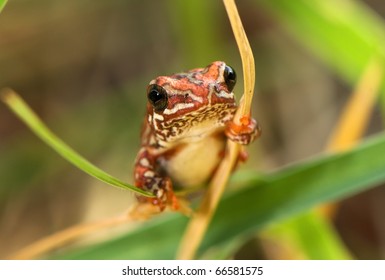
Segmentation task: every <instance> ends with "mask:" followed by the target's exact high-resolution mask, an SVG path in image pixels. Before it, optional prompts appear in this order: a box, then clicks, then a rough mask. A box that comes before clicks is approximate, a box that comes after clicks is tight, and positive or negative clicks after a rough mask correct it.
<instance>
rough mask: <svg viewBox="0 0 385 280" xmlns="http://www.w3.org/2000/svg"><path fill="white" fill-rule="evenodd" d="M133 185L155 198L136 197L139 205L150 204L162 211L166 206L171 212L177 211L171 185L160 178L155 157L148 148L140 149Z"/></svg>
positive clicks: (165, 179)
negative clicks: (169, 207)
mask: <svg viewBox="0 0 385 280" xmlns="http://www.w3.org/2000/svg"><path fill="white" fill-rule="evenodd" d="M134 177H135V185H136V186H137V187H138V188H141V189H144V190H146V191H149V192H151V193H153V194H154V195H155V197H145V196H140V195H138V196H137V198H138V200H139V203H151V204H152V205H154V206H157V207H159V210H160V211H163V210H164V209H165V208H166V206H171V208H172V209H173V210H177V209H178V202H177V198H176V196H175V195H174V192H173V190H172V183H171V180H170V178H169V177H167V176H162V175H161V174H159V172H158V168H157V156H156V155H154V154H152V153H151V151H150V150H149V149H148V148H142V149H140V151H139V153H138V155H137V158H136V162H135V168H134Z"/></svg>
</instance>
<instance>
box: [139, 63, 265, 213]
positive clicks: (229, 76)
mask: <svg viewBox="0 0 385 280" xmlns="http://www.w3.org/2000/svg"><path fill="white" fill-rule="evenodd" d="M236 81H237V75H236V72H235V70H234V69H233V68H232V67H231V66H229V65H227V64H226V63H225V62H222V61H214V62H212V63H211V64H209V65H208V66H207V67H205V68H196V69H192V70H189V71H186V72H182V73H177V74H173V75H170V76H159V77H157V78H155V79H153V80H152V81H150V83H149V85H148V87H147V91H146V95H147V110H146V115H145V120H144V124H143V128H142V133H141V144H140V149H139V152H138V154H137V157H136V160H135V164H134V178H135V186H136V187H138V188H141V189H143V190H146V191H148V192H150V193H152V194H153V195H154V197H145V196H142V195H137V199H138V202H139V204H147V205H152V207H155V208H156V209H157V211H159V212H162V211H163V210H164V209H165V208H167V207H169V208H170V209H172V210H175V211H177V210H178V209H179V208H180V203H179V202H180V198H178V197H177V196H176V195H175V192H174V187H175V186H177V187H178V188H182V189H186V188H192V187H194V186H197V185H201V184H204V183H206V182H208V181H209V180H210V178H211V177H212V176H213V174H214V172H215V170H216V169H217V167H218V165H219V163H220V162H221V160H222V158H223V156H224V151H225V147H226V140H227V139H230V140H231V141H234V142H236V143H239V144H242V145H248V144H250V143H251V142H252V141H253V140H254V139H256V138H257V137H259V136H260V134H261V129H260V127H259V125H258V123H257V122H256V121H255V120H254V119H253V118H251V117H250V116H243V117H242V118H241V120H242V121H241V124H236V123H235V122H234V121H233V118H234V114H235V112H236V110H237V107H238V106H237V103H236V98H235V95H234V93H233V89H234V87H235V85H236Z"/></svg>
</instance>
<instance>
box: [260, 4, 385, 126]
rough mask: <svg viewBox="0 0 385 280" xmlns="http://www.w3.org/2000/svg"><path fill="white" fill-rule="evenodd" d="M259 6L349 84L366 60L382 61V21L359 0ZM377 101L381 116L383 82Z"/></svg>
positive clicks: (384, 39)
mask: <svg viewBox="0 0 385 280" xmlns="http://www.w3.org/2000/svg"><path fill="white" fill-rule="evenodd" d="M261 5H262V6H263V7H265V8H267V10H268V11H269V12H270V13H271V14H272V15H273V16H274V17H275V18H276V19H277V21H278V22H280V23H281V26H282V27H283V28H284V29H285V30H287V31H288V32H289V33H290V34H292V35H293V36H294V37H295V38H297V39H298V41H299V42H300V43H302V44H303V45H304V46H306V47H307V49H308V50H309V51H310V52H312V53H313V54H315V55H316V56H317V57H319V58H321V59H322V60H323V62H324V63H325V64H326V65H328V66H329V67H330V68H331V69H333V70H334V71H335V72H336V73H337V74H338V75H339V76H340V77H342V78H343V79H344V80H346V81H347V82H349V83H350V84H352V85H354V84H355V83H356V81H357V80H358V79H359V77H360V75H361V74H362V72H363V69H365V67H366V65H367V64H368V62H369V61H370V59H372V58H376V59H378V60H379V62H380V63H382V64H384V62H385V21H384V19H383V18H381V17H380V16H379V15H378V14H376V12H375V11H373V10H372V9H370V8H369V7H368V6H367V5H366V4H365V3H363V1H330V0H312V1H307V0H296V1H287V0H274V1H272V0H263V1H259V2H258V4H256V5H255V6H256V8H261ZM380 101H381V107H382V113H383V117H384V119H385V83H384V84H383V86H382V96H381V100H380Z"/></svg>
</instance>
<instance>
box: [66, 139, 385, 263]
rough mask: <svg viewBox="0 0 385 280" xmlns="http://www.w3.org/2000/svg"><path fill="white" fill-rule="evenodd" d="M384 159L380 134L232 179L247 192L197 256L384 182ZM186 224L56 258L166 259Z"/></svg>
mask: <svg viewBox="0 0 385 280" xmlns="http://www.w3.org/2000/svg"><path fill="white" fill-rule="evenodd" d="M384 154H385V135H381V136H379V137H376V138H375V139H371V140H368V141H367V142H365V143H364V144H361V145H360V146H358V147H356V148H355V149H353V150H351V151H348V152H346V153H342V154H336V155H327V156H323V157H319V158H316V159H313V160H310V161H306V162H302V163H299V164H296V165H293V166H291V167H288V168H285V169H282V170H279V171H277V172H275V173H273V174H270V175H266V176H264V177H261V176H260V175H256V174H255V173H252V172H247V173H243V174H238V176H236V177H238V178H239V179H238V181H240V180H242V178H245V179H243V184H245V185H246V186H247V187H244V188H242V189H241V190H239V191H237V192H234V193H231V194H229V195H227V196H226V197H225V198H224V199H223V200H222V202H221V203H220V205H219V207H218V210H217V212H216V215H215V217H214V219H213V221H212V224H211V225H210V227H209V229H208V232H207V235H206V237H205V239H204V241H203V243H202V245H201V248H200V252H201V253H202V252H204V251H206V250H207V249H209V248H210V247H212V246H217V245H220V244H225V243H226V242H227V241H229V240H232V239H234V238H245V237H247V236H249V235H252V234H255V231H256V230H259V229H261V228H263V227H265V226H266V225H269V224H272V223H276V222H279V221H282V220H283V219H285V218H289V217H292V216H294V215H296V214H299V213H301V212H304V211H306V210H309V209H311V208H312V207H314V206H316V205H319V204H322V203H326V202H330V201H335V200H338V199H342V198H345V197H347V196H349V195H352V194H354V193H357V192H360V191H363V190H366V189H369V188H371V187H374V186H376V185H377V184H380V183H382V182H385V172H384V170H385V159H384V157H383V155H384ZM234 181H235V180H233V183H234ZM186 224H187V218H185V217H181V216H180V215H170V216H166V217H161V218H160V219H156V220H155V221H150V222H148V223H147V224H146V225H145V226H144V227H141V228H138V229H136V230H135V231H133V232H130V233H128V234H127V235H125V236H123V237H120V238H118V239H115V240H110V241H107V242H104V243H101V244H97V245H94V246H91V247H88V248H85V249H82V250H79V251H77V252H73V253H68V254H66V255H62V256H61V257H60V258H66V259H172V258H174V256H175V252H176V249H177V247H178V242H179V240H180V238H181V236H182V234H183V231H184V227H185V225H186Z"/></svg>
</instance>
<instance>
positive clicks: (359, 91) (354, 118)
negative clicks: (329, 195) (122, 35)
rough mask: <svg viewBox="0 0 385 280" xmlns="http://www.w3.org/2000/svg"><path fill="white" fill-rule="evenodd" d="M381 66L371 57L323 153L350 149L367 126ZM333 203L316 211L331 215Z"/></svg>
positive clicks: (380, 79) (374, 99)
mask: <svg viewBox="0 0 385 280" xmlns="http://www.w3.org/2000/svg"><path fill="white" fill-rule="evenodd" d="M382 75H383V67H382V64H381V63H380V61H379V60H378V58H373V59H372V60H371V61H370V62H369V63H368V66H367V67H366V68H365V70H364V72H363V74H362V76H361V78H360V80H359V82H358V84H357V85H356V87H355V89H354V92H353V94H352V96H351V97H350V99H349V101H348V103H347V104H346V106H345V108H344V110H343V112H342V113H341V116H340V118H339V120H338V122H337V125H336V126H335V128H334V130H333V132H332V134H331V137H330V139H329V143H328V144H327V147H326V151H327V152H341V151H344V150H347V149H350V148H352V147H353V146H354V145H355V144H356V143H357V142H358V141H359V139H360V138H361V137H362V135H363V134H364V132H365V129H366V127H367V125H368V122H369V119H370V116H371V113H372V111H373V107H374V105H375V102H376V99H377V97H378V94H379V92H380V91H379V88H380V85H381V81H382ZM336 207H337V204H335V203H333V204H326V205H323V206H321V207H320V208H319V209H318V210H319V211H320V212H321V213H322V214H324V215H325V216H328V217H332V216H333V215H334V213H335V211H336Z"/></svg>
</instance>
